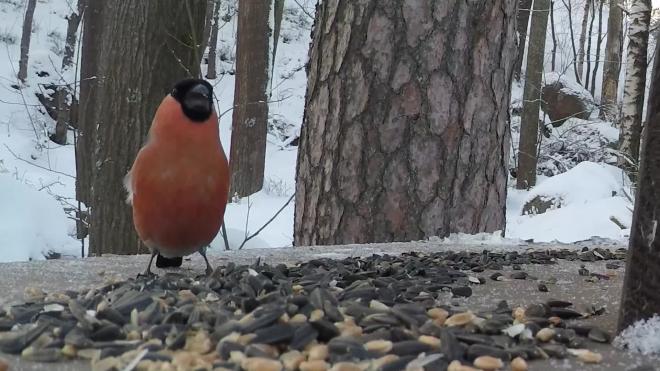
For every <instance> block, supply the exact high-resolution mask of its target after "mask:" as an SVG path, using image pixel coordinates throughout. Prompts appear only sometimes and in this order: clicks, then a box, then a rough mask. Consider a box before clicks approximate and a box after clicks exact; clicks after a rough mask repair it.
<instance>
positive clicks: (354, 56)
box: [294, 0, 517, 246]
mask: <svg viewBox="0 0 660 371" xmlns="http://www.w3.org/2000/svg"><path fill="white" fill-rule="evenodd" d="M401 3H402V2H399V1H395V0H390V1H385V0H371V1H361V2H357V1H352V0H338V1H324V2H322V3H320V5H319V6H318V8H317V9H318V10H317V14H316V21H315V27H314V32H313V41H312V45H311V51H310V62H309V65H308V71H307V72H308V82H307V92H306V104H305V113H304V119H303V126H302V131H301V137H300V145H299V150H298V162H297V175H296V208H295V223H294V226H295V227H294V240H295V245H297V246H301V245H315V244H319V245H328V244H344V243H368V242H384V241H409V240H419V239H423V238H426V237H429V236H447V235H448V234H449V233H451V232H466V233H477V232H492V231H495V230H503V229H504V226H505V203H506V182H507V162H508V148H509V145H510V143H509V140H510V138H509V131H508V129H507V121H508V119H509V114H508V109H509V98H510V88H511V82H512V78H513V65H514V59H515V56H516V54H515V50H516V44H515V24H516V21H515V17H516V3H517V1H516V0H488V1H476V2H470V3H466V2H462V1H459V2H455V1H436V0H424V1H416V2H404V4H401ZM446 30H452V32H447V31H446Z"/></svg>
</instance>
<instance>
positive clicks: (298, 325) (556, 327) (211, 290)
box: [0, 248, 625, 371]
mask: <svg viewBox="0 0 660 371" xmlns="http://www.w3.org/2000/svg"><path fill="white" fill-rule="evenodd" d="M561 259H564V260H573V261H584V262H591V261H596V260H612V261H614V260H618V261H622V260H624V259H625V250H624V249H619V250H615V251H610V250H607V249H600V248H596V249H587V248H585V249H583V250H582V251H574V250H536V251H533V250H530V251H527V252H501V253H495V252H489V251H483V252H482V253H474V252H456V253H454V252H438V253H415V252H411V253H405V254H402V255H396V256H392V255H372V256H369V257H354V258H346V259H342V260H333V259H315V260H311V261H307V262H300V263H297V264H294V265H284V264H279V265H268V264H262V263H260V262H259V261H257V262H255V263H254V264H252V265H243V266H237V265H235V264H233V263H229V264H227V265H226V266H221V267H218V268H217V269H216V270H215V271H214V273H213V274H212V275H210V276H208V277H207V276H199V277H187V276H184V275H181V274H178V273H166V274H164V275H161V276H152V277H137V278H135V279H133V278H131V279H128V280H125V281H121V282H111V283H108V284H106V285H105V286H103V287H100V288H95V289H90V290H88V291H82V292H74V291H63V292H56V293H50V294H46V293H44V292H42V291H41V290H39V289H36V288H31V289H28V290H26V301H25V303H22V304H19V305H14V306H11V307H8V308H6V309H5V310H4V311H0V331H1V333H0V352H3V353H8V354H16V355H20V356H21V357H22V358H23V359H25V360H30V361H35V362H62V361H67V360H71V359H88V360H90V362H91V365H92V368H93V370H98V371H106V370H131V369H137V370H250V371H270V370H301V371H316V370H319V371H323V370H332V371H354V370H355V371H366V370H382V371H395V370H445V369H448V370H450V371H458V370H472V369H473V368H472V367H475V368H477V369H483V370H495V369H499V368H503V367H505V365H507V367H510V368H511V369H512V370H515V371H521V370H527V368H528V366H527V365H528V363H529V362H532V361H534V360H537V359H547V358H559V359H561V358H567V357H576V358H578V359H580V360H581V361H582V362H585V363H598V362H600V361H601V359H602V357H601V356H600V355H599V354H598V353H594V352H592V351H590V350H587V348H588V344H589V342H599V343H609V342H610V335H609V334H608V333H606V332H604V331H602V330H601V329H599V328H598V327H593V326H587V325H581V324H579V321H578V322H576V321H575V320H579V319H583V318H587V317H590V316H595V315H600V314H602V311H599V310H594V311H591V312H589V313H584V312H581V311H578V310H576V309H574V308H573V306H572V303H570V302H566V301H561V300H548V301H546V302H541V303H536V304H532V305H529V306H528V307H526V308H522V307H520V308H512V307H510V306H509V304H508V303H507V302H505V301H501V302H499V303H493V308H492V309H491V310H487V311H474V312H473V311H470V310H460V311H459V310H457V309H456V307H454V306H452V305H451V303H449V301H451V298H452V297H469V296H471V295H472V289H471V286H472V285H475V284H486V283H487V282H488V281H490V279H486V278H483V277H480V278H476V277H475V275H474V273H475V272H477V273H478V272H483V271H485V270H502V269H504V267H508V268H512V269H513V273H511V274H509V277H510V278H511V279H529V277H528V275H527V274H526V273H524V272H522V271H521V270H520V266H521V265H525V264H556V263H557V262H558V261H559V260H561ZM609 264H610V265H611V266H612V267H614V266H615V265H617V264H620V263H609ZM617 267H618V265H617ZM580 274H582V273H580ZM585 274H590V273H589V272H587V273H585ZM514 275H517V276H516V277H514ZM502 276H503V275H502V274H501V273H497V274H494V275H492V276H491V277H490V278H491V279H492V280H500V279H501V278H502ZM539 289H541V288H540V287H539ZM541 291H543V290H541ZM447 297H449V298H450V300H447Z"/></svg>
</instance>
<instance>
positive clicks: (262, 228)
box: [238, 193, 296, 250]
mask: <svg viewBox="0 0 660 371" xmlns="http://www.w3.org/2000/svg"><path fill="white" fill-rule="evenodd" d="M295 195H296V194H295V193H294V194H292V195H291V197H289V200H288V201H287V202H286V203H285V204H284V205H283V206H282V207H281V208H280V209H279V210H277V212H276V213H275V215H273V217H272V218H270V219H269V220H268V221H267V222H266V224H264V225H262V226H261V228H259V229H258V230H257V231H256V232H254V233H252V234H251V235H250V236H248V237H246V238H245V240H244V241H243V243H241V246H239V247H238V249H239V250H241V249H242V248H243V246H244V245H245V243H246V242H248V241H249V240H251V239H253V238H254V237H256V236H257V235H258V234H259V233H260V232H261V231H263V230H264V228H266V226H268V224H270V223H271V222H272V221H273V220H275V218H277V216H278V215H280V213H281V212H282V211H283V210H284V209H285V208H286V207H287V206H288V205H289V203H291V200H293V198H294V197H295Z"/></svg>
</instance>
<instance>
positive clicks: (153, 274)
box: [137, 269, 156, 278]
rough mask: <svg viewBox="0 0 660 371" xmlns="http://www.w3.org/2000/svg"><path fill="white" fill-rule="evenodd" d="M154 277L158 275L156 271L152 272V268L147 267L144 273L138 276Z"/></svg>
mask: <svg viewBox="0 0 660 371" xmlns="http://www.w3.org/2000/svg"><path fill="white" fill-rule="evenodd" d="M143 277H144V278H153V277H156V273H154V272H152V271H151V270H149V269H147V270H146V271H144V272H143V273H138V274H137V278H143Z"/></svg>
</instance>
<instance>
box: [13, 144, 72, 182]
mask: <svg viewBox="0 0 660 371" xmlns="http://www.w3.org/2000/svg"><path fill="white" fill-rule="evenodd" d="M4 146H5V148H7V151H9V153H11V154H12V156H14V158H16V159H17V160H20V161H23V162H25V163H27V164H30V165H32V166H34V167H38V168H40V169H43V170H47V171H50V172H52V173H55V174H60V175H64V176H68V177H69V178H72V179H76V177H75V176H73V175H71V174H67V173H63V172H61V171H57V170H53V169H49V168H47V167H45V166H41V165H39V164H35V163H34V162H32V161H28V160H26V159H24V158H22V157H19V156H18V155H17V154H16V153H14V151H12V150H11V148H9V147H8V146H7V145H6V144H4Z"/></svg>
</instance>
